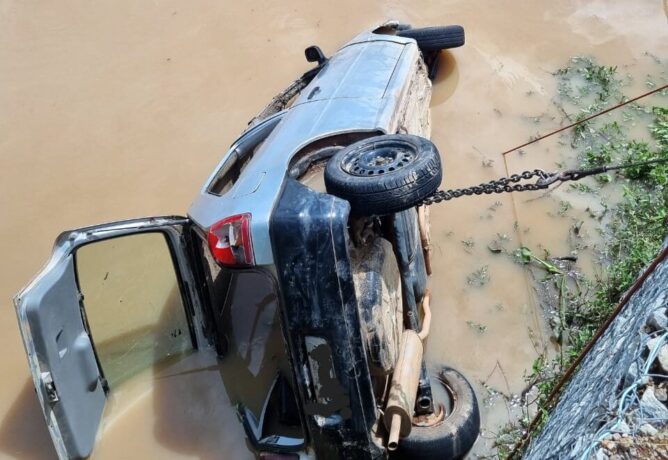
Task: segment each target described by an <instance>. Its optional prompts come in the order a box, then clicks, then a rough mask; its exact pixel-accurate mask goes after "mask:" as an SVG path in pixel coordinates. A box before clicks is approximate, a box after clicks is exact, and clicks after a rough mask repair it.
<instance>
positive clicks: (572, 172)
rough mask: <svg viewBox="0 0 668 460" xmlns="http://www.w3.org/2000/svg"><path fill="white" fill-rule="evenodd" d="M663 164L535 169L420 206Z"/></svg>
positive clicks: (441, 192)
mask: <svg viewBox="0 0 668 460" xmlns="http://www.w3.org/2000/svg"><path fill="white" fill-rule="evenodd" d="M662 163H668V158H657V159H654V160H648V161H641V162H637V163H626V164H621V165H610V166H599V167H597V168H590V169H569V170H568V171H561V172H560V171H557V172H553V173H546V172H545V171H543V170H542V169H534V170H533V171H524V172H523V173H522V174H513V175H511V176H510V177H502V178H500V179H497V180H491V181H489V182H485V183H483V184H480V185H474V186H473V187H466V188H455V189H451V190H439V191H438V192H434V194H433V195H431V196H428V197H427V198H425V199H424V200H422V202H421V203H420V204H419V205H418V206H429V205H432V204H435V203H440V202H442V201H448V200H452V199H453V198H459V197H460V196H471V195H491V194H492V193H506V192H527V191H534V190H543V189H546V188H548V187H549V186H550V185H552V184H554V183H555V182H566V181H569V180H580V179H582V178H583V177H587V176H594V175H596V174H602V173H605V172H608V171H615V170H618V169H627V168H637V167H640V166H648V165H654V164H662ZM533 177H538V180H537V181H536V182H535V183H533V184H518V183H517V182H519V181H521V180H528V179H531V178H533ZM511 184H514V185H511Z"/></svg>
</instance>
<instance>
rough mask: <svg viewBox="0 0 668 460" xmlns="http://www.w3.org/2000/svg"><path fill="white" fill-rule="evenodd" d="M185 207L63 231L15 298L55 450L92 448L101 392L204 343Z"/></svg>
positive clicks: (66, 453)
mask: <svg viewBox="0 0 668 460" xmlns="http://www.w3.org/2000/svg"><path fill="white" fill-rule="evenodd" d="M188 226H189V221H188V219H187V218H184V217H156V218H145V219H135V220H128V221H123V222H117V223H112V224H105V225H99V226H94V227H88V228H83V229H79V230H74V231H69V232H66V233H63V234H61V235H60V236H59V237H58V239H57V240H56V243H55V246H54V249H53V254H52V256H51V259H50V260H49V262H48V263H47V265H46V266H45V267H44V268H43V269H42V271H41V272H40V273H39V275H38V276H37V277H36V278H35V279H34V280H33V281H32V282H31V283H30V284H29V285H28V286H27V287H26V288H24V289H23V290H22V291H21V292H20V293H19V294H18V295H17V296H16V297H15V299H14V303H15V306H16V311H17V315H18V319H19V327H20V329H21V336H22V338H23V342H24V345H25V350H26V354H27V357H28V362H29V365H30V370H31V372H32V377H33V381H34V385H35V389H36V392H37V397H38V399H39V402H40V405H41V407H42V410H43V412H44V417H45V420H46V423H47V425H48V428H49V432H50V434H51V437H52V439H53V443H54V446H55V448H56V451H57V453H58V456H59V457H60V458H81V457H86V456H88V455H89V454H90V453H91V452H92V450H93V446H94V443H95V438H96V434H97V431H98V427H99V426H100V421H101V418H102V414H103V410H104V407H105V403H106V399H107V394H108V392H109V391H110V388H111V391H113V389H114V388H115V387H116V386H120V385H122V384H123V382H125V381H127V380H129V379H131V378H132V377H133V376H134V375H137V374H140V373H142V372H150V369H151V368H152V366H158V365H159V364H160V363H161V362H163V361H164V360H167V359H177V358H178V357H179V356H184V355H186V354H188V353H192V352H194V351H196V350H197V348H198V346H200V345H203V344H204V343H205V339H204V337H203V334H202V332H201V331H202V327H201V323H202V321H203V317H204V316H203V312H202V308H201V300H200V296H199V293H198V292H197V290H196V287H195V286H196V284H195V282H194V279H193V272H192V267H191V262H190V260H189V251H188V248H187V247H186V243H185V241H186V240H187V238H185V236H186V235H184V231H187V229H188Z"/></svg>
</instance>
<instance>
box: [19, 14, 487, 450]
mask: <svg viewBox="0 0 668 460" xmlns="http://www.w3.org/2000/svg"><path fill="white" fill-rule="evenodd" d="M463 43H464V30H463V29H462V28H461V27H460V26H447V27H430V28H419V29H417V28H416V29H414V28H410V27H408V26H405V25H401V24H398V23H388V24H386V25H384V26H382V27H380V28H378V29H376V30H374V31H372V32H366V33H362V34H361V35H359V36H357V37H356V38H354V39H353V40H352V41H350V42H349V43H347V44H346V45H344V46H343V47H342V48H341V49H339V50H338V51H337V52H336V53H335V54H333V55H332V56H331V57H326V56H325V55H324V54H323V53H322V51H321V50H320V49H319V48H318V47H315V46H314V47H310V48H307V50H306V57H307V59H308V60H309V61H310V62H313V63H315V67H314V68H313V69H312V70H310V71H308V72H307V73H305V74H304V75H303V76H302V77H301V78H299V79H298V80H296V81H295V82H294V83H293V84H292V85H290V86H289V87H288V88H287V89H286V90H285V91H283V92H282V93H281V94H279V95H278V96H276V97H275V98H274V99H273V100H272V101H271V103H270V104H269V105H268V106H267V107H266V108H265V109H264V110H263V111H262V112H261V113H260V114H259V115H258V116H257V117H256V118H254V119H253V120H251V122H250V123H249V126H248V128H247V129H246V131H245V132H244V133H243V134H242V135H241V136H240V137H239V138H238V139H237V140H236V141H235V142H234V143H233V145H232V146H231V147H230V149H229V150H228V152H227V153H226V154H225V155H224V157H223V159H222V161H221V162H220V164H219V166H218V167H217V168H216V170H215V172H214V173H213V174H212V175H211V177H210V178H209V179H208V180H207V182H206V183H205V185H204V186H203V188H202V189H201V191H200V193H199V194H198V196H197V197H196V199H195V201H194V203H193V204H192V207H191V208H190V210H189V212H188V216H187V217H176V216H165V217H153V218H143V219H134V220H127V221H122V222H117V223H111V224H105V225H98V226H93V227H88V228H82V229H78V230H73V231H69V232H65V233H63V234H62V235H60V236H59V237H58V239H57V241H56V243H55V247H54V251H53V254H52V257H51V259H50V261H49V262H48V264H47V265H46V267H45V268H44V269H43V270H42V272H41V273H40V274H39V275H38V276H37V277H36V278H35V279H34V280H33V281H32V282H31V283H30V284H29V285H28V286H27V287H26V288H25V289H24V290H23V291H22V292H21V293H19V294H18V295H17V296H16V298H15V304H16V308H17V313H18V317H19V325H20V329H21V333H22V337H23V341H24V344H25V349H26V353H27V357H28V361H29V364H30V368H31V371H32V375H33V380H34V384H35V388H36V390H37V397H38V398H39V401H40V404H41V407H42V409H43V411H44V416H45V420H46V423H47V425H48V428H49V431H50V434H51V437H52V439H53V443H54V446H55V448H56V451H57V453H58V455H59V457H61V458H80V457H86V456H88V455H89V454H91V452H92V451H93V448H94V443H95V438H96V434H97V431H98V427H99V425H100V420H101V419H102V415H103V411H104V407H105V404H106V402H107V399H108V397H109V395H110V394H113V392H114V390H115V388H117V387H118V386H120V385H123V383H124V382H125V381H127V380H128V379H130V378H132V377H133V376H134V375H136V374H137V373H139V372H141V370H142V369H145V368H147V367H150V366H154V365H156V363H160V362H163V361H165V360H171V361H174V360H179V359H181V358H182V357H183V356H186V355H188V354H193V353H201V352H206V351H210V350H212V349H213V350H215V352H216V354H217V356H218V358H219V362H220V364H221V366H223V367H224V368H225V369H224V371H221V376H222V378H223V381H224V384H225V387H226V390H227V392H228V396H229V397H230V399H231V401H232V402H233V403H234V404H235V405H236V408H237V410H238V414H239V419H240V422H241V423H242V424H243V427H244V430H245V433H246V436H247V443H248V445H249V447H250V448H251V449H252V450H253V451H254V452H255V454H257V455H258V456H267V455H269V456H270V458H319V459H320V458H356V459H357V458H360V459H363V458H386V457H388V456H389V457H395V458H408V459H411V458H439V459H440V458H459V457H462V456H464V455H465V454H466V453H467V452H468V450H469V449H470V448H471V446H472V445H473V443H474V442H475V440H476V438H477V436H478V431H479V426H480V419H479V412H478V406H477V402H476V397H475V394H474V393H473V390H472V388H471V386H470V385H469V383H468V382H467V381H466V379H465V378H464V377H463V376H462V375H461V374H460V373H458V372H457V371H455V370H454V369H451V368H449V367H447V366H445V365H442V364H441V365H438V366H428V365H427V364H426V362H425V360H424V343H425V341H426V340H427V338H428V334H429V329H430V322H431V320H430V318H431V310H430V306H429V300H430V297H429V291H428V288H427V278H428V274H429V273H430V270H431V268H430V248H429V232H428V230H429V229H428V215H427V213H426V208H425V207H424V206H419V205H420V203H421V202H422V200H424V199H425V198H426V197H428V196H429V195H431V194H432V193H434V191H436V189H437V188H438V187H439V185H440V183H441V181H442V176H443V173H442V166H441V160H440V154H439V152H438V150H437V149H436V147H435V146H434V145H433V144H432V143H431V142H430V141H429V140H428V139H429V135H430V119H429V100H430V96H431V81H430V76H433V75H434V73H435V71H436V68H437V65H438V56H439V53H440V51H441V50H442V49H445V48H452V47H456V46H461V45H463ZM120 312H127V313H120ZM268 458H269V457H268Z"/></svg>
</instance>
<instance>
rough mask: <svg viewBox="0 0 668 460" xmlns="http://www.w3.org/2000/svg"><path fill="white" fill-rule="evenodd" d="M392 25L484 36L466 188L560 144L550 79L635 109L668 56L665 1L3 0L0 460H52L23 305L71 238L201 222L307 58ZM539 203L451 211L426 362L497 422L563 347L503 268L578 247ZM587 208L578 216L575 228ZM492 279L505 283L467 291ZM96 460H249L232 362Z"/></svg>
mask: <svg viewBox="0 0 668 460" xmlns="http://www.w3.org/2000/svg"><path fill="white" fill-rule="evenodd" d="M388 18H398V19H401V20H403V21H406V22H409V23H412V24H415V25H432V24H448V23H460V24H463V25H464V26H465V27H466V31H467V44H466V46H465V47H463V48H460V49H457V50H453V51H452V52H451V53H448V54H446V55H445V62H444V66H443V70H442V72H441V74H440V75H439V77H438V78H437V82H436V85H435V87H434V94H433V99H432V132H433V140H434V141H435V143H436V144H437V146H438V147H439V148H440V150H441V153H442V154H443V158H444V164H445V178H446V179H445V184H444V185H446V186H448V187H459V186H466V185H470V184H474V183H478V182H481V181H484V180H489V179H492V178H495V177H497V176H501V175H505V173H506V169H505V164H504V161H503V159H502V158H501V157H500V156H499V155H498V153H499V152H501V151H503V150H505V149H507V148H509V147H511V146H513V145H516V144H519V143H522V142H523V141H525V140H526V139H527V138H528V137H529V136H531V135H534V134H535V133H536V132H537V131H540V132H545V131H547V130H549V129H550V128H552V127H556V126H558V124H559V122H560V119H559V118H558V117H557V118H555V119H554V120H552V119H550V117H549V116H547V117H543V119H542V120H543V121H541V122H540V123H538V124H536V123H534V121H533V120H532V118H531V117H532V116H539V115H541V114H543V113H547V112H549V113H550V114H552V115H554V113H553V112H554V109H553V108H552V107H551V100H552V98H553V96H554V94H555V93H556V85H555V82H554V79H553V77H552V75H551V72H552V71H554V70H555V69H557V68H559V67H560V66H562V65H563V64H564V63H565V62H567V60H568V58H569V57H571V56H573V55H578V54H588V55H593V56H596V57H597V58H598V59H599V61H600V62H601V63H603V64H605V65H617V66H627V67H626V68H625V69H626V71H627V72H628V73H630V74H633V75H635V76H637V77H638V83H637V89H638V92H640V91H641V90H642V89H643V86H642V78H643V76H644V75H645V74H646V73H648V72H649V71H650V70H649V69H650V66H651V65H652V61H651V59H649V58H648V57H647V56H646V55H645V52H650V53H653V54H654V55H656V56H661V57H663V58H665V57H668V48H667V47H668V29H667V28H666V14H665V9H664V5H663V3H662V2H661V1H659V0H642V1H635V2H622V1H614V2H604V1H602V0H596V1H584V0H582V1H567V0H564V1H556V2H555V1H550V2H547V1H542V2H539V1H534V0H522V1H515V2H512V3H510V2H506V3H504V4H503V5H500V4H493V5H492V4H491V3H489V2H484V1H482V0H452V1H441V2H433V1H430V2H427V1H417V2H403V3H400V2H380V1H370V2H364V3H358V2H351V1H344V2H336V3H330V4H324V3H322V4H316V3H313V2H306V1H294V2H290V3H280V4H279V3H276V2H268V1H259V2H253V3H250V2H249V3H243V2H238V3H225V4H222V3H220V2H209V1H202V2H195V3H188V4H184V3H183V2H176V1H165V2H160V3H155V2H153V3H149V2H142V3H137V2H129V1H120V2H113V3H109V4H106V5H105V4H100V3H95V4H93V3H89V2H82V1H67V2H59V3H57V4H56V3H53V4H48V3H47V4H39V5H38V4H35V3H33V2H16V1H8V0H2V1H0V133H1V135H0V161H1V162H2V163H1V164H2V168H1V170H2V176H1V177H2V179H1V180H0V216H1V218H0V235H2V240H1V241H2V243H1V245H2V251H1V253H2V254H3V263H2V268H0V273H1V276H0V299H3V300H2V302H1V303H0V305H2V309H1V311H0V334H1V336H2V339H1V340H2V342H1V343H2V349H3V359H2V364H3V370H2V373H0V375H1V377H0V385H1V390H0V417H1V421H0V457H9V458H52V457H54V452H53V449H52V447H51V443H50V439H49V437H48V433H47V430H46V428H45V424H44V421H43V419H42V416H41V413H40V411H39V408H38V405H37V401H36V398H35V395H34V391H33V389H32V383H31V381H30V379H29V375H28V367H27V363H26V359H25V356H24V352H23V348H22V345H21V341H20V338H19V333H18V328H17V324H16V319H15V315H14V310H13V307H12V305H11V301H10V299H11V297H12V296H13V294H14V293H15V292H16V291H18V290H19V289H20V288H21V287H22V286H23V285H24V284H25V283H26V282H27V281H28V280H29V279H30V277H31V276H33V275H34V274H35V273H36V272H37V271H38V270H39V268H40V267H41V266H42V264H43V263H44V262H45V261H46V259H47V257H48V256H49V254H50V250H51V245H52V242H53V240H54V238H55V237H56V235H57V234H58V233H59V232H60V231H61V230H63V229H67V228H74V227H78V226H83V225H88V224H93V223H98V222H104V221H113V220H118V219H121V218H129V217H135V216H143V215H157V214H174V213H176V214H183V213H185V212H186V210H187V207H188V205H189V203H190V200H191V199H192V197H193V196H194V195H195V193H196V192H197V190H198V188H199V187H200V185H201V183H202V182H203V181H204V180H205V178H206V177H207V176H208V174H209V173H210V172H211V170H212V169H213V167H214V166H215V165H216V164H217V162H218V161H219V159H220V155H221V154H222V153H223V152H224V151H225V149H226V147H227V145H229V144H230V142H231V141H232V140H233V139H234V138H235V137H236V136H237V135H238V133H239V132H240V131H241V130H242V129H243V127H244V126H245V124H246V122H247V121H248V120H249V119H250V118H251V117H252V116H253V115H254V114H255V113H256V112H257V111H259V109H261V108H262V107H263V105H264V104H265V103H266V102H267V101H268V100H269V99H270V97H271V96H273V95H274V94H275V93H276V92H278V91H279V90H280V89H281V88H282V87H284V86H285V85H286V84H288V83H289V82H290V81H291V80H292V79H293V78H294V77H296V76H297V75H299V74H300V73H301V72H303V71H304V70H306V69H307V68H308V64H307V63H306V62H305V61H304V58H303V54H302V50H303V49H304V47H306V46H308V45H311V44H314V43H317V44H319V45H320V46H321V47H322V49H323V50H324V51H325V53H331V52H332V51H334V50H335V49H336V48H337V46H339V45H341V44H343V43H344V42H345V41H346V40H347V39H349V38H351V37H352V36H353V35H354V34H356V33H357V32H359V31H360V30H362V29H365V28H369V27H371V26H374V25H375V24H378V23H379V22H382V21H383V20H385V19H388ZM525 150H526V154H525V155H519V154H516V153H515V154H511V155H509V156H508V157H507V166H508V169H509V170H510V171H511V172H516V171H519V170H523V169H526V168H533V167H535V166H539V167H545V168H549V169H553V168H554V163H555V157H558V156H559V144H558V143H556V142H552V143H550V142H545V143H541V144H539V145H538V146H534V147H532V148H527V149H525ZM490 161H491V162H490ZM483 163H485V164H487V165H488V166H483ZM559 193H561V192H559ZM564 193H565V192H564ZM527 199H528V197H526V195H523V196H522V197H515V198H514V199H513V197H511V196H497V197H476V198H462V199H460V200H458V201H456V202H451V203H448V204H446V205H442V206H438V207H434V208H433V209H432V214H431V216H432V235H433V238H434V245H435V257H436V260H435V267H434V276H433V278H432V280H431V286H432V290H433V293H434V296H433V299H434V300H433V306H432V308H433V314H434V318H433V321H434V324H435V325H438V326H437V327H434V328H433V331H434V332H433V334H432V336H431V337H430V338H429V343H428V350H427V357H428V359H429V360H430V361H432V362H443V363H448V364H450V365H452V366H454V367H456V368H458V369H460V370H461V371H463V372H464V373H465V374H466V375H467V376H468V377H469V379H471V381H473V382H474V383H475V385H476V390H477V391H478V396H479V399H480V400H481V403H482V402H483V400H485V399H486V398H487V396H488V395H487V392H486V390H485V389H484V388H483V387H482V386H481V385H480V384H479V382H480V381H485V382H487V384H488V385H489V386H490V387H493V388H495V389H496V390H498V391H502V392H504V393H508V394H516V393H518V392H520V391H521V390H522V388H523V386H524V385H525V383H524V375H525V374H526V373H528V372H529V371H530V367H531V364H532V362H533V360H534V359H535V357H536V356H537V353H539V352H540V351H541V349H542V348H543V347H545V346H549V345H547V344H548V340H547V338H546V333H545V332H544V327H543V320H542V317H541V315H540V312H539V311H538V309H537V307H536V302H535V299H534V294H533V291H532V285H531V280H530V279H529V278H528V277H527V275H526V272H525V270H523V269H522V268H521V267H519V266H518V265H516V264H514V263H513V262H512V261H511V260H510V259H509V258H507V257H498V256H495V255H493V254H491V253H490V252H489V251H488V249H487V248H486V246H487V244H488V243H489V242H491V241H492V240H493V239H495V238H498V236H497V234H498V235H504V238H508V239H510V241H509V242H508V245H509V247H516V246H519V245H520V244H524V245H527V246H530V247H534V248H537V247H540V246H541V245H543V246H545V247H549V249H550V251H551V252H552V253H553V254H558V253H567V252H568V251H569V250H570V248H569V246H568V242H567V241H566V240H565V238H564V235H565V234H567V230H568V226H569V225H571V223H572V222H571V220H570V219H571V218H570V217H568V218H562V217H563V216H559V215H558V213H556V211H557V209H558V206H559V198H558V197H551V198H549V199H543V200H535V201H531V202H527ZM586 206H587V203H582V204H581V206H578V205H577V203H576V206H575V207H574V210H573V212H574V213H576V214H577V213H584V207H586ZM548 212H550V213H551V214H552V216H548V215H547V213H548ZM516 221H517V222H518V225H517V226H515V222H516ZM464 241H465V242H466V243H463V242H464ZM583 252H584V254H583V256H584V257H590V259H591V262H590V264H589V265H590V270H592V271H594V270H595V269H596V263H595V260H594V259H593V258H592V257H591V254H590V255H589V256H588V255H587V254H588V252H587V250H585V251H583ZM485 266H486V267H487V272H488V275H489V282H487V283H486V284H485V285H483V286H480V287H475V286H471V285H469V284H468V283H467V277H468V276H469V275H470V274H471V273H473V272H475V271H476V270H479V269H480V268H482V267H485ZM511 409H512V408H510V407H506V405H505V404H504V403H502V402H498V401H497V403H495V404H493V405H492V406H491V407H489V406H488V405H486V404H483V420H484V428H485V438H482V439H481V440H480V441H479V443H478V445H477V447H476V451H475V453H477V454H485V453H487V452H488V446H489V443H490V441H489V440H488V439H486V438H488V437H490V436H491V434H490V432H492V431H494V430H496V429H497V427H498V425H499V424H500V423H503V422H504V420H505V417H506V415H507V411H509V410H511ZM475 453H474V454H475ZM94 456H95V457H99V458H118V457H128V456H132V457H136V458H156V457H160V458H229V459H240V458H248V457H249V456H250V455H249V454H248V452H247V450H246V447H245V441H244V439H243V432H242V430H241V427H240V425H239V423H238V422H237V419H236V416H235V415H234V410H233V408H232V407H231V405H230V402H229V400H228V398H227V396H226V395H225V393H224V391H223V388H222V384H221V378H220V372H219V369H218V367H217V365H216V361H215V359H214V358H213V357H212V356H206V355H199V354H196V355H192V356H191V357H190V358H189V359H186V360H182V361H180V362H176V363H172V364H166V365H164V366H162V367H161V368H159V369H153V370H151V371H150V372H147V373H145V374H142V375H140V376H139V377H138V378H136V379H134V380H133V381H132V383H130V384H128V385H126V386H125V387H123V389H122V390H119V391H118V392H116V394H115V395H114V396H113V398H112V401H111V402H110V404H109V406H108V408H107V413H106V415H105V419H104V422H103V429H102V432H101V433H100V439H99V441H98V444H97V447H96V449H95V453H94Z"/></svg>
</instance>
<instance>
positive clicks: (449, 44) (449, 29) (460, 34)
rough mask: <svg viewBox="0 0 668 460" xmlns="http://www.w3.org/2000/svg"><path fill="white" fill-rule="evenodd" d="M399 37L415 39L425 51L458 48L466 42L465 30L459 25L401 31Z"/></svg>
mask: <svg viewBox="0 0 668 460" xmlns="http://www.w3.org/2000/svg"><path fill="white" fill-rule="evenodd" d="M397 35H399V36H400V37H407V38H412V39H414V40H415V41H416V42H417V44H418V46H419V47H420V49H422V50H424V51H439V50H445V49H449V48H457V47H459V46H463V45H464V42H465V41H466V39H465V35H464V28H463V27H462V26H458V25H453V26H436V27H421V28H417V29H407V30H400V31H398V32H397Z"/></svg>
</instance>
